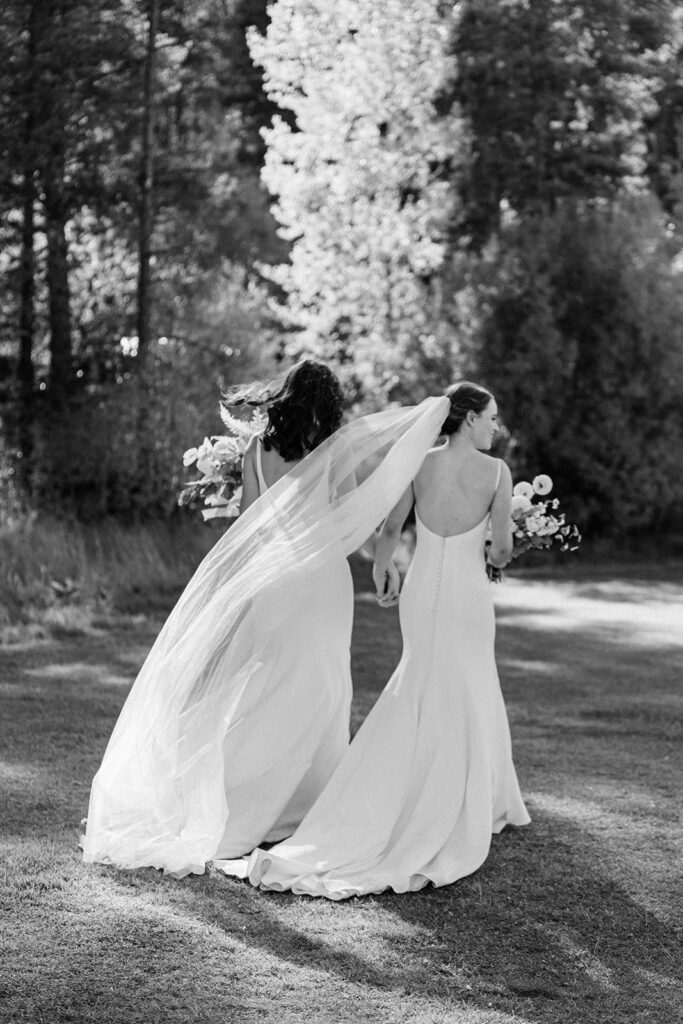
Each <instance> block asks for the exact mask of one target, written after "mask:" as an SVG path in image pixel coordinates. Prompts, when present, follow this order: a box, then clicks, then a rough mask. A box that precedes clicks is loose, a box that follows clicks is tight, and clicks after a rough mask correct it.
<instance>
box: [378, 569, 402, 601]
mask: <svg viewBox="0 0 683 1024" xmlns="http://www.w3.org/2000/svg"><path fill="white" fill-rule="evenodd" d="M372 578H373V580H374V583H375V590H376V591H377V603H378V604H379V606H380V608H390V607H391V606H392V605H394V604H396V603H397V601H398V594H399V590H400V589H401V577H400V575H399V572H398V569H397V568H396V566H395V565H394V563H393V562H389V564H388V566H386V568H384V569H382V568H380V566H378V565H377V563H375V565H374V566H373V569H372Z"/></svg>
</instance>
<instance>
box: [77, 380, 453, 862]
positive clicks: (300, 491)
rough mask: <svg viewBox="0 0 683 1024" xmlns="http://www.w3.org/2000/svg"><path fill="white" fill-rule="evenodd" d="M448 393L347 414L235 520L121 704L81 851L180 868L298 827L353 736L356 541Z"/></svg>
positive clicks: (409, 471) (427, 436)
mask: <svg viewBox="0 0 683 1024" xmlns="http://www.w3.org/2000/svg"><path fill="white" fill-rule="evenodd" d="M447 410H448V399H446V398H430V399H426V400H425V401H424V402H423V403H422V404H421V405H419V406H416V407H414V408H410V409H390V410H385V411H384V412H381V413H375V414H372V415H370V416H365V417H361V418H360V419H358V420H356V421H354V422H353V423H349V424H346V425H345V426H344V427H342V428H341V429H340V430H339V431H337V433H336V434H334V435H333V436H332V437H330V438H328V440H327V441H325V442H323V444H322V445H320V446H319V447H318V448H316V449H315V451H313V452H311V453H310V454H309V455H308V456H306V458H304V459H302V460H301V462H300V463H298V464H297V465H296V466H295V467H293V469H292V470H291V471H290V472H289V473H287V474H286V475H285V476H284V477H282V479H280V480H278V481H277V482H276V483H274V484H273V486H272V487H270V488H269V489H268V490H267V491H266V493H264V494H262V495H261V496H260V497H259V499H258V500H257V501H256V502H254V503H253V504H252V505H251V506H250V507H249V508H248V509H247V510H246V511H245V512H244V514H243V515H241V516H240V517H239V519H238V520H237V521H236V522H235V523H234V524H233V525H231V526H230V529H229V530H227V531H226V533H225V534H224V536H222V537H221V538H220V539H219V540H218V542H217V543H216V544H215V546H214V547H213V548H212V550H211V551H210V552H209V554H208V555H207V556H206V558H205V559H204V561H203V562H202V563H201V565H200V566H199V568H198V569H197V571H196V573H195V575H194V576H193V577H192V579H191V580H190V582H189V583H188V585H187V587H186V588H185V591H184V592H183V594H182V596H181V598H180V600H179V601H178V603H177V604H176V606H175V608H174V609H173V611H172V612H171V614H170V616H169V617H168V619H167V621H166V623H165V624H164V627H163V628H162V630H161V632H160V633H159V636H158V637H157V639H156V641H155V643H154V646H153V647H152V649H151V651H150V653H149V655H148V657H147V659H146V661H145V664H144V665H143V667H142V669H141V671H140V673H139V675H138V677H137V679H136V680H135V683H134V685H133V687H132V689H131V691H130V693H129V695H128V698H127V700H126V702H125V704H124V706H123V709H122V711H121V714H120V716H119V719H118V721H117V723H116V726H115V728H114V731H113V733H112V735H111V738H110V740H109V743H108V746H107V749H106V751H105V753H104V757H103V760H102V764H101V766H100V769H99V771H98V772H97V774H96V776H95V778H94V780H93V784H92V790H91V794H90V804H89V808H88V818H87V828H86V832H85V835H84V837H83V840H82V846H83V858H84V860H85V861H86V862H97V863H106V864H115V865H117V866H118V867H124V868H137V867H144V866H152V867H157V868H162V869H163V870H165V871H167V872H169V873H171V874H174V875H176V876H178V877H182V876H184V875H187V874H189V873H191V872H196V873H203V872H204V870H205V867H206V864H207V862H208V861H211V860H215V859H216V858H236V857H239V856H241V855H243V854H246V853H248V852H250V851H251V850H253V849H254V847H255V846H257V845H258V844H259V843H262V842H267V841H276V840H278V839H280V838H282V837H283V836H285V835H288V834H291V833H292V832H293V831H294V829H295V828H296V826H297V825H298V824H299V823H300V821H301V819H302V818H303V817H304V815H305V814H306V812H307V811H308V810H309V808H310V807H311V805H312V804H313V803H314V801H315V799H316V798H317V796H318V795H319V793H320V792H321V790H323V788H324V786H325V784H326V783H327V781H328V779H329V777H330V776H331V774H332V773H333V771H334V769H335V767H336V765H337V763H338V762H339V760H340V758H341V757H342V755H343V754H344V752H345V751H346V750H347V749H348V723H349V704H350V699H351V680H350V674H349V647H350V637H351V617H352V610H353V593H352V587H351V578H350V572H349V567H348V563H347V561H346V558H347V556H348V555H349V554H350V553H351V552H353V551H355V550H356V549H357V548H358V547H359V546H360V545H361V544H362V543H363V542H364V541H365V540H366V539H367V537H368V536H369V535H370V534H371V533H372V531H373V530H374V528H375V527H376V526H378V525H379V523H380V522H381V521H382V519H383V518H384V517H385V516H386V515H387V513H388V512H389V511H390V509H391V508H392V507H393V505H394V504H395V503H396V502H397V501H398V499H399V498H400V496H401V494H402V493H403V491H404V490H405V488H406V486H407V485H408V483H409V481H410V480H411V479H412V478H413V476H414V475H415V473H416V472H417V470H418V469H419V467H420V465H421V463H422V461H423V460H424V457H425V455H426V452H427V451H428V449H429V448H430V447H431V445H433V444H434V441H435V439H436V436H437V434H438V431H439V427H440V425H441V424H442V423H443V420H444V418H445V416H446V414H447Z"/></svg>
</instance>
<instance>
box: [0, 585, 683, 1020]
mask: <svg viewBox="0 0 683 1024" xmlns="http://www.w3.org/2000/svg"><path fill="white" fill-rule="evenodd" d="M361 582H362V588H363V589H362V590H361V595H363V594H365V593H367V589H366V588H367V580H366V579H365V577H364V576H363V578H362V581H361ZM584 596H585V595H584ZM591 600H593V597H592V598H591ZM600 600H601V601H603V602H604V603H605V604H610V603H614V602H613V601H612V599H611V598H608V597H607V596H604V595H603V597H601V598H600ZM615 600H616V601H617V602H618V601H619V599H618V598H617V599H615ZM568 601H571V596H570V597H569V598H568ZM359 606H360V607H362V615H359V616H358V621H357V623H356V627H355V633H354V651H353V666H354V679H355V683H356V698H355V704H354V714H355V721H356V722H357V723H358V722H359V721H361V720H362V718H363V717H364V715H365V714H366V713H367V710H368V709H369V707H370V706H371V704H372V703H373V702H374V700H375V699H376V696H377V695H378V693H379V692H380V690H381V688H382V687H383V685H384V684H385V682H386V680H387V679H388V678H389V675H390V674H391V672H392V671H393V668H394V667H395V665H396V663H397V661H398V658H399V656H400V650H401V641H400V634H399V631H398V620H397V614H396V611H395V610H390V611H386V610H381V609H379V608H378V607H377V606H376V605H375V604H374V603H373V602H372V601H371V600H370V601H365V600H361V601H360V602H359ZM539 614H541V613H539ZM553 614H555V612H554V613H553ZM569 615H570V611H569V608H568V609H567V616H569ZM499 624H500V628H499V639H498V648H499V664H500V666H501V676H502V682H503V687H504V690H505V693H506V699H507V700H508V704H509V708H510V712H511V719H512V723H513V742H514V744H515V753H516V759H517V763H518V768H519V770H520V777H521V779H522V783H523V787H525V788H528V787H527V786H526V780H529V779H531V778H532V777H533V778H535V780H536V782H535V783H534V785H535V786H536V787H537V788H541V789H542V790H543V792H544V793H547V794H550V795H551V796H555V795H557V794H560V796H561V795H562V793H566V792H567V791H569V792H571V793H572V794H575V795H576V799H577V801H578V800H580V799H581V798H582V793H584V795H585V789H586V786H587V784H588V783H592V782H593V781H594V778H593V775H592V774H591V772H593V773H595V776H596V777H597V775H598V774H600V773H602V774H601V775H600V777H601V778H603V777H604V778H606V779H607V780H608V782H610V783H611V782H612V781H614V782H619V783H621V784H622V785H623V784H626V785H627V786H628V785H629V780H630V779H631V778H632V777H633V775H634V774H635V769H636V768H637V770H638V783H637V785H638V787H639V789H640V790H641V791H642V793H646V792H648V791H650V792H651V793H652V795H653V797H654V796H656V794H655V788H656V786H657V785H658V784H659V783H660V782H661V776H662V771H663V767H662V765H663V762H662V760H661V759H662V758H663V757H665V756H667V757H668V752H669V750H670V749H672V739H673V734H672V733H671V731H670V729H671V726H672V723H674V722H680V716H679V715H677V710H676V709H677V704H676V701H680V693H679V691H677V687H678V686H679V681H680V666H681V653H682V652H681V648H680V647H677V646H676V645H675V644H673V645H670V646H669V647H667V648H666V649H665V650H663V649H662V647H661V645H660V644H659V643H658V642H657V643H655V642H654V641H653V640H652V638H649V637H648V636H646V635H644V636H643V639H642V643H641V644H639V645H637V646H628V647H625V646H623V645H619V644H617V643H615V642H614V638H613V637H612V635H611V633H610V631H609V629H606V630H603V627H602V625H601V624H600V623H597V624H596V623H595V622H591V621H583V622H582V621H581V619H580V618H579V619H578V620H577V623H576V624H575V625H574V626H573V627H572V628H571V629H568V628H553V627H552V625H551V624H550V623H549V624H548V627H547V628H541V627H540V626H539V624H538V620H536V619H534V620H532V621H530V620H529V617H528V616H527V615H526V613H525V612H524V610H523V609H522V610H521V611H517V610H516V609H515V607H514V606H512V605H511V606H510V607H508V608H504V609H502V610H501V613H500V616H499ZM152 639H153V630H152V628H151V627H149V628H145V629H144V630H141V628H140V627H139V626H138V628H137V629H136V630H135V632H134V634H133V635H132V636H131V635H130V634H127V633H126V632H125V631H121V630H119V629H116V630H113V631H110V632H102V633H100V634H96V635H95V634H94V635H93V636H91V637H89V638H85V639H83V638H79V639H78V640H75V639H74V640H71V641H66V640H64V641H45V642H43V643H41V644H39V645H36V646H34V647H32V648H31V649H28V648H27V649H26V650H25V651H21V650H12V649H7V650H4V651H2V652H0V654H1V656H2V662H3V670H2V677H1V678H0V682H1V683H2V686H3V692H4V695H5V697H6V698H7V700H9V703H6V705H5V707H6V710H7V711H8V715H7V717H6V718H5V720H4V725H2V726H0V728H1V730H2V739H3V755H2V760H3V767H4V768H5V769H7V772H6V780H7V787H6V793H7V795H8V798H9V799H8V811H7V816H6V817H5V819H4V829H5V832H6V834H9V835H10V837H11V840H12V841H14V839H15V838H19V839H21V840H22V841H25V840H29V841H33V844H34V845H35V843H37V844H38V848H40V847H41V844H42V843H43V838H45V849H46V850H48V853H49V855H50V856H52V854H51V852H50V850H51V848H50V847H49V846H48V843H49V842H52V843H53V845H54V843H55V842H57V844H58V846H59V851H58V855H57V856H56V860H57V862H58V863H59V864H60V865H61V866H60V868H59V870H60V871H62V872H63V874H64V879H62V880H60V879H59V878H58V877H57V876H55V878H54V879H53V880H52V882H50V880H49V879H48V878H47V869H43V868H41V866H40V865H41V861H40V859H37V860H36V861H35V863H33V862H31V863H28V862H27V867H26V878H25V879H22V880H21V885H23V886H25V888H24V889H22V890H21V892H23V893H24V897H25V902H23V903H21V904H20V910H22V912H23V913H24V914H25V917H24V918H23V920H25V921H26V922H27V935H28V922H29V921H31V919H32V915H35V916H36V919H37V915H38V913H43V914H44V915H45V921H46V924H45V927H44V940H43V938H42V936H41V934H40V929H39V925H38V924H34V925H32V927H33V929H34V933H35V935H38V940H37V941H38V942H39V943H40V941H43V943H44V944H43V946H40V948H39V956H38V958H37V960H36V962H37V963H38V964H39V966H40V970H41V972H42V973H41V976H40V980H39V984H40V989H39V990H38V992H37V993H36V994H35V995H32V996H31V998H32V999H33V1004H32V1006H33V1007H34V1008H35V1007H38V1006H39V1007H40V1008H41V1013H43V1017H38V1016H36V1015H35V1014H34V1016H30V1015H28V1011H27V1015H25V1016H21V1014H17V1015H16V1017H15V1018H13V1019H16V1020H31V1021H33V1020H34V1019H36V1020H37V1019H45V1020H48V1019H49V1020H50V1021H52V1022H56V1021H61V1020H67V1019H71V1020H88V1021H90V1020H97V1019H98V1016H97V1014H98V1013H100V1010H101V1008H102V1007H108V1011H109V1012H110V1013H112V1012H115V1014H116V1016H113V1017H112V1016H110V1017H106V1018H103V1017H101V1015H100V1018H99V1019H107V1020H112V1021H122V1022H123V1021H125V1022H128V1021H138V1020H140V1021H142V1020H147V1021H151V1020H154V1021H156V1020H168V1021H181V1020H183V1021H185V1020H202V1021H212V1022H214V1021H216V1020H218V1019H223V1016H224V1015H225V1014H228V1013H231V1012H232V1011H235V1012H239V1013H240V1014H241V1016H240V1017H239V1019H240V1021H247V1020H248V1021H251V1020H256V1019H258V1018H259V1016H266V1017H267V1014H266V1012H263V1013H262V1014H261V1013H260V1011H259V1005H260V1006H261V1007H263V1006H265V1005H266V1001H267V1000H271V1003H270V1004H269V1005H270V1012H271V1014H272V1015H271V1017H270V1019H271V1020H277V1019H278V1012H279V1007H278V1004H277V998H278V997H277V994H276V993H275V990H274V989H272V988H268V987H267V985H268V984H270V983H269V982H268V978H272V977H274V976H275V974H276V973H277V974H278V978H281V979H282V980H281V981H278V984H282V985H284V986H285V987H286V988H287V989H291V988H292V987H293V986H292V985H291V984H288V982H287V977H288V971H290V972H291V971H295V972H299V973H294V974H293V977H294V978H295V979H296V985H300V984H301V983H302V981H301V978H302V971H305V972H309V973H310V974H312V975H313V978H314V980H313V982H311V984H312V985H315V986H317V987H318V988H319V989H320V990H321V991H322V989H323V987H324V986H325V985H328V984H329V979H330V978H333V979H336V981H337V982H338V983H339V984H340V985H342V986H347V985H353V986H356V987H357V986H364V991H365V993H367V994H368V995H369V997H372V998H375V997H377V998H378V999H381V998H383V997H385V996H386V997H387V998H388V997H389V996H392V997H395V998H396V999H397V1000H398V1003H396V1004H392V1005H399V1004H400V999H401V998H403V997H410V996H414V997H417V998H419V997H424V998H425V999H428V1000H430V1006H434V1005H438V1006H439V1007H443V1008H444V1012H448V1011H451V1010H452V1009H453V1006H454V1005H455V1007H456V1009H457V1007H462V1008H466V1007H472V1008H474V1009H481V1010H482V1012H483V1013H484V1012H486V1011H488V1012H491V1011H492V1010H498V1011H499V1012H500V1013H502V1014H509V1015H512V1016H511V1017H509V1018H506V1019H512V1018H513V1017H517V1018H518V1019H519V1018H520V1017H521V1018H522V1019H523V1020H527V1021H533V1022H534V1024H578V1022H579V1021H581V1022H582V1024H604V1022H606V1021H610V1022H614V1024H640V1022H642V1024H652V1022H655V1021H656V1022H658V1024H659V1022H660V1021H661V1022H667V1024H668V1022H669V1021H673V1020H675V1019H678V1014H677V1012H676V1006H677V1005H679V1004H677V1002H676V1000H677V998H679V997H677V993H676V991H675V989H674V987H673V985H674V977H675V971H676V966H677V960H676V957H677V955H678V951H679V948H680V945H679V944H680V938H681V936H680V934H679V930H678V926H677V925H672V924H670V923H668V922H667V916H669V917H671V918H673V920H674V921H675V920H676V915H675V913H672V908H671V899H672V894H671V893H670V892H669V891H668V890H667V889H666V882H665V879H666V877H667V875H666V871H665V870H664V869H665V868H666V867H667V865H665V864H663V863H661V864H657V863H655V867H654V869H653V874H652V877H651V878H650V879H649V880H648V886H649V890H648V892H647V893H645V892H643V898H642V899H641V898H639V893H638V890H637V888H634V885H633V883H632V878H628V879H627V877H626V876H627V874H628V872H627V871H626V868H627V867H628V866H629V865H628V864H626V860H627V859H628V858H633V856H634V852H633V844H631V846H630V848H629V850H628V851H626V852H625V853H624V858H625V861H624V864H625V870H624V872H623V873H622V872H620V870H619V864H618V861H615V859H614V857H613V856H612V857H611V859H610V857H607V856H606V850H607V844H606V843H602V842H601V841H600V840H599V839H597V838H596V836H595V834H594V833H592V832H591V831H590V830H589V829H588V828H583V827H581V826H580V824H579V823H577V821H576V820H574V819H573V818H572V817H571V816H570V815H566V816H565V815H563V814H562V813H555V812H551V811H549V810H548V809H547V806H548V804H547V803H544V804H543V805H542V806H539V807H538V808H536V809H535V808H534V806H533V803H532V806H531V808H530V809H531V812H532V817H533V819H534V820H533V823H532V825H531V826H530V827H529V828H527V829H520V830H509V831H507V832H505V833H503V834H502V835H501V836H498V837H494V841H493V846H492V850H491V854H490V856H489V858H488V860H487V862H486V863H485V864H484V866H483V867H482V868H481V869H480V870H479V871H478V872H477V873H476V874H475V875H473V876H471V877H469V878H466V879H463V880H461V881H460V882H458V883H456V884H454V885H451V886H446V887H444V888H441V889H431V888H430V889H426V890H423V891H421V892H419V893H416V894H407V895H401V896H397V895H394V894H391V893H386V894H382V895H381V896H378V897H366V898H364V899H361V900H352V901H349V902H346V903H343V904H341V905H338V904H331V903H329V902H327V901H322V900H318V901H316V900H311V899H307V898H300V897H292V896H290V895H275V894H262V893H259V892H257V891H255V890H253V889H251V888H250V887H249V886H248V885H246V884H244V883H239V882H235V881H232V880H227V879H225V878H223V877H222V876H221V877H220V878H219V877H215V876H208V875H207V876H203V877H200V878H196V877H193V878H191V879H186V880H183V881H181V882H174V881H172V880H170V879H167V878H164V877H163V876H161V875H160V874H159V873H157V872H153V871H141V872H135V873H131V874H129V873H125V872H120V871H116V870H114V869H105V868H99V867H98V868H91V869H87V870H86V869H83V868H82V866H81V864H80V858H79V855H78V852H77V850H76V848H75V836H76V832H77V823H78V821H80V818H81V817H83V815H84V814H85V811H86V806H87V795H88V789H89V785H90V781H91V778H92V775H93V774H94V772H95V770H96V769H97V767H98V765H99V762H100V759H101V756H102V753H103V751H104V747H105V745H106V742H107V739H108V736H109V734H110V731H111V727H112V724H113V721H114V719H115V717H116V714H117V713H118V710H119V708H120V706H121V704H122V701H123V698H124V695H125V682H126V680H128V681H129V682H132V679H133V676H134V674H135V670H136V668H137V666H138V665H139V664H140V663H141V661H142V659H143V658H144V655H145V654H146V650H147V649H148V646H149V644H150V643H151V641H152ZM678 707H680V704H678ZM539 737H540V739H539ZM12 773H14V774H12ZM631 785H632V788H634V789H635V786H636V783H635V782H633V783H632V784H631ZM532 788H533V787H532ZM670 792H677V791H675V790H670ZM658 799H659V798H658ZM660 802H661V801H660ZM621 810H622V811H623V813H624V814H625V815H627V814H628V813H629V807H628V805H627V804H624V805H623V806H622V808H621ZM646 825H647V828H648V829H649V830H650V831H649V832H648V834H647V842H648V843H650V844H654V843H655V842H656V835H655V833H654V827H653V821H652V820H651V819H648V820H647V822H646ZM48 837H51V838H50V839H48ZM618 842H619V837H618V836H617V837H616V839H615V837H612V847H611V849H612V851H613V850H614V846H615V843H616V844H617V846H618ZM644 852H645V851H644ZM647 852H648V853H649V852H650V851H649V850H648V851H647ZM59 857H61V861H60V860H59ZM10 881H11V879H10ZM50 885H52V889H50V888H49V887H50ZM41 886H42V887H43V888H41ZM79 886H81V887H82V888H80V889H79ZM658 886H661V892H660V893H659V896H660V899H659V908H660V909H658V908H657V906H656V905H655V903H656V901H654V900H653V893H655V894H657V888H658ZM46 887H47V888H46ZM51 900H52V901H53V902H50V901H51ZM653 907H654V909H653ZM88 915H89V916H88ZM72 920H73V921H74V924H73V929H72V930H71V931H69V928H70V927H71V926H70V924H69V922H70V921H72ZM678 920H680V917H679V918H678ZM84 922H87V928H86V927H85V924H84ZM261 954H264V955H265V960H263V958H261V959H262V961H263V963H264V964H265V966H262V967H261V972H262V973H261V974H260V975H259V978H261V981H260V982H259V984H263V985H264V989H263V996H262V999H261V1003H260V1004H259V1005H257V1003H258V1000H257V996H258V992H257V991H255V990H254V989H252V988H251V987H250V986H251V984H252V983H251V981H250V975H249V971H250V969H251V968H252V967H254V965H255V964H256V961H257V959H258V957H259V956H260V955H261ZM25 955H27V956H30V951H28V947H27V951H26V952H25ZM41 958H42V959H41ZM154 972H156V975H157V978H158V987H157V988H156V989H155V990H154V1000H155V1002H154V1003H153V1005H152V1004H150V1003H149V1002H148V1001H146V1002H145V1004H144V1005H141V1004H140V993H143V995H144V998H145V1000H148V997H149V992H150V989H149V985H150V977H151V975H152V974H153V973H154ZM278 972H279V973H278ZM122 978H124V979H126V985H125V986H124V985H122V984H121V979H122ZM245 978H246V981H245ZM27 984H28V982H27ZM32 984H33V983H32ZM117 986H118V987H117ZM136 986H139V988H137V989H136ZM27 991H28V990H27ZM114 991H115V992H116V1004H115V1007H114V1009H113V1010H112V1004H111V999H112V996H111V993H112V992H114ZM278 991H279V990H278ZM274 993H275V994H274ZM285 996H286V993H285ZM27 998H28V996H27ZM149 998H151V997H149ZM283 998H284V997H283ZM286 998H290V997H289V996H286ZM292 998H294V997H292ZM273 999H275V1003H274V1004H273V1003H272V1000H273ZM250 1000H251V1003H250ZM252 1003H253V1006H252ZM282 1005H283V1006H284V1003H283V1004H282ZM288 1005H289V1004H288ZM245 1006H246V1007H247V1011H246V1012H245V1011H244V1007H245ZM84 1007H85V1008H86V1009H85V1010H84ZM290 1009H291V1008H290ZM31 1012H33V1010H31ZM297 1012H298V1011H297ZM361 1012H362V1010H360V1009H359V1010H358V1019H360V1020H363V1021H364V1020H366V1019H368V1020H370V1019H376V1020H384V1021H387V1020H389V1019H391V1018H390V1017H387V1016H382V1015H380V1014H379V1013H377V1015H376V1016H375V1017H372V1016H368V1017H364V1016H360V1014H361ZM375 1012H376V1011H375V1010H373V1009H372V1007H371V1008H370V1010H369V1011H368V1013H369V1014H371V1013H375ZM0 1016H1V1015H0ZM305 1017H306V1014H305V1005H303V1009H302V1011H301V1016H300V1019H305ZM281 1019H283V1020H288V1021H289V1020H293V1019H299V1018H297V1017H291V1016H289V1017H287V1016H285V1014H284V1012H283V1014H282V1018H281ZM319 1019H320V1020H321V1021H322V1020H324V1019H326V1018H324V1017H322V1016H319ZM330 1019H339V1020H343V1021H347V1020H351V1019H353V1018H352V1016H351V1015H348V1016H339V1017H331V1018H330ZM398 1019H401V1020H402V1019H404V1018H403V1017H400V1018H398ZM424 1019H427V1018H424ZM449 1019H450V1018H449Z"/></svg>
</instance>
